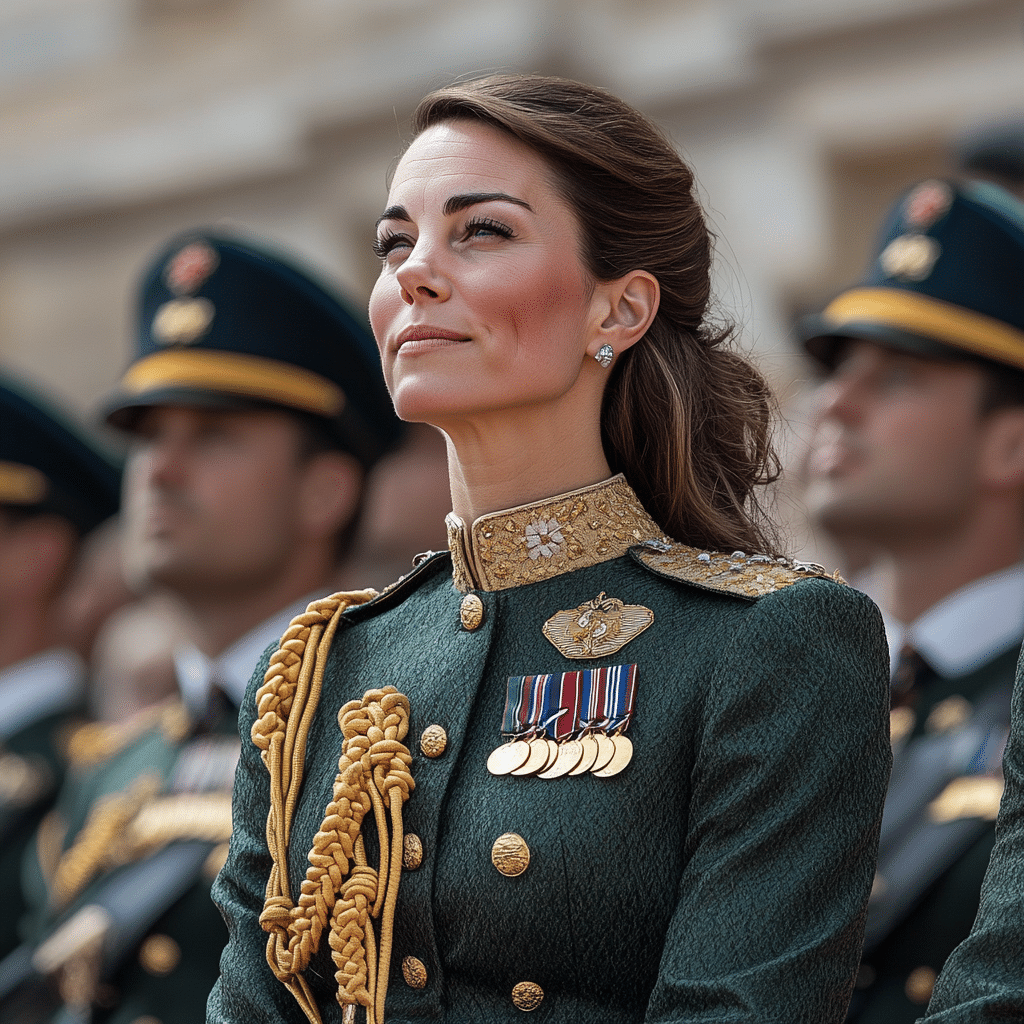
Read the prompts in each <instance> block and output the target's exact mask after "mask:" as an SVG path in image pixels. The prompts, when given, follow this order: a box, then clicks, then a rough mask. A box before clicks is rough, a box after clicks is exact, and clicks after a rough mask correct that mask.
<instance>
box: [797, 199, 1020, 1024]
mask: <svg viewBox="0 0 1024 1024" xmlns="http://www.w3.org/2000/svg"><path fill="white" fill-rule="evenodd" d="M1022 280H1024V206H1021V205H1020V204H1019V203H1018V202H1017V201H1016V200H1015V199H1013V197H1011V196H1010V195H1009V194H1008V193H1007V192H1005V191H1003V190H1002V189H1000V188H998V187H996V186H995V185H992V184H989V183H979V182H975V183H968V184H962V185H954V184H951V183H948V182H945V181H927V182H924V183H922V184H919V185H918V186H916V187H914V188H912V189H911V190H910V191H909V192H908V193H907V194H906V195H905V196H904V198H903V199H902V200H901V201H900V202H899V203H898V204H897V205H896V207H895V209H894V211H893V212H892V214H891V216H890V218H889V220H888V222H887V224H886V225H885V227H884V230H883V233H882V239H881V245H880V248H879V252H878V255H877V257H876V258H875V260H874V262H873V263H872V265H871V267H870V269H869V271H868V273H867V275H866V277H865V278H864V280H863V281H862V282H861V283H859V284H858V285H856V286H854V287H853V288H851V289H849V290H847V291H845V292H843V293H842V294H840V295H839V296H838V297H837V298H836V299H834V300H833V301H832V302H831V303H830V304H829V305H828V307H827V308H826V309H825V310H824V312H823V313H821V315H820V316H815V317H811V318H809V319H808V320H807V321H806V322H804V323H803V324H802V325H801V333H802V338H803V341H804V344H805V345H806V347H807V350H808V351H809V352H810V353H811V355H812V356H814V357H815V358H816V359H817V360H819V361H820V363H821V364H823V366H824V367H825V369H826V371H827V378H826V380H825V383H824V384H823V386H822V387H821V390H820V393H819V394H818V396H817V404H816V416H817V421H816V430H815V435H814V439H813V441H812V449H811V451H810V454H809V456H808V459H807V476H808V484H807V505H808V508H809V511H810V513H811V515H812V517H813V519H814V520H815V521H816V522H817V523H818V524H820V525H821V526H823V527H824V528H825V529H826V530H834V531H835V532H836V533H838V534H840V535H841V536H843V537H844V538H846V537H853V538H857V539H858V540H859V541H860V542H861V543H862V544H863V545H864V546H865V547H866V549H868V550H870V551H871V552H872V553H873V556H874V565H873V567H872V589H871V592H872V594H873V596H874V597H875V598H876V600H878V602H879V603H880V605H881V606H882V608H883V611H884V613H885V615H886V621H887V629H888V634H889V643H890V651H891V655H892V666H893V677H892V730H891V731H892V743H893V748H894V766H893V773H892V781H891V784H890V788H889V794H888V798H887V803H886V813H885V817H884V819H883V824H882V838H881V845H880V852H879V865H878V874H877V876H876V880H875V885H874V888H873V893H872V900H871V903H870V905H869V914H868V923H867V932H866V941H865V950H864V960H863V965H862V967H861V970H860V975H859V979H858V988H857V990H856V991H855V995H854V1000H853V1003H852V1004H851V1011H850V1019H851V1020H855V1021H857V1022H860V1024H868V1022H885V1024H900V1022H901V1021H907V1022H910V1021H913V1020H914V1019H915V1018H916V1017H918V1016H920V1014H921V1013H922V1012H923V1008H924V1006H925V1005H926V1004H927V1002H928V999H929V996H930V995H931V991H932V986H933V984H934V981H935V977H936V975H937V974H938V972H939V970H940V969H941V967H942V965H943V962H944V961H945V959H946V957H947V956H948V955H949V953H950V951H951V950H952V949H953V948H954V946H956V944H957V943H958V942H960V940H961V939H963V938H964V936H965V935H966V934H967V932H968V931H969V929H970V927H971V922H972V920H973V918H974V914H975V911H976V909H977V904H978V893H979V889H980V886H981V880H982V876H983V874H984V871H985V866H986V864H987V862H988V858H989V853H990V852H991V849H992V844H993V822H994V819H995V816H996V812H997V809H998V805H999V795H1000V792H1001V790H1002V779H1001V776H1000V758H1001V754H1002V746H1003V744H1004V742H1005V738H1006V734H1007V729H1008V724H1009V707H1010V690H1011V684H1012V679H1013V672H1014V665H1015V663H1016V660H1017V654H1018V651H1019V649H1020V645H1021V638H1022V636H1024V566H1022V564H1021V558H1022V552H1024V291H1022V290H1021V285H1020V282H1021V281H1022Z"/></svg>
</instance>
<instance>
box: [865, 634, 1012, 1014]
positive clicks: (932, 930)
mask: <svg viewBox="0 0 1024 1024" xmlns="http://www.w3.org/2000/svg"><path fill="white" fill-rule="evenodd" d="M1017 654H1018V648H1014V649H1013V650H1010V651H1006V652H1004V653H1002V654H1000V655H999V656H998V657H995V658H993V659H992V660H991V661H989V662H986V663H985V664H984V665H981V666H979V667H978V668H977V669H975V670H974V671H972V672H969V673H967V674H965V675H962V676H958V677H955V678H936V679H933V680H932V681H931V682H930V683H929V684H928V685H926V686H925V688H924V691H923V692H922V694H921V696H920V699H919V700H918V702H917V704H916V705H915V707H914V712H915V713H916V722H915V725H914V726H913V729H912V731H910V732H908V734H907V735H906V736H904V737H902V738H897V737H896V736H895V734H894V736H893V743H894V749H893V770H892V780H891V782H890V784H889V793H888V796H887V798H886V814H885V815H884V816H883V818H882V835H881V840H880V843H879V857H878V876H879V879H880V882H878V883H877V884H876V885H875V887H874V892H873V894H872V898H871V900H870V902H869V904H868V923H867V929H866V941H867V944H869V945H870V947H871V948H870V949H869V950H868V952H867V954H866V955H865V958H864V963H863V964H862V966H861V970H860V971H859V973H858V981H857V988H856V990H855V992H854V996H853V1001H852V1004H851V1013H850V1016H849V1018H848V1019H849V1020H850V1022H851V1024H853V1022H855V1024H913V1022H914V1021H915V1020H917V1018H918V1017H919V1016H920V1015H921V1011H922V1008H923V1007H924V1006H926V1005H927V1003H928V999H929V997H930V995H931V986H932V984H933V983H934V981H935V976H936V975H937V974H938V972H939V971H940V970H941V969H942V965H943V964H944V963H945V962H946V958H947V957H948V956H949V954H950V953H951V952H952V951H953V950H954V949H955V948H956V946H957V945H958V944H959V943H960V942H962V941H963V940H964V939H965V938H966V937H967V934H968V933H969V932H970V930H971V925H972V923H973V922H974V916H975V914H976V913H977V911H978V897H979V894H980V892H981V883H982V879H983V878H984V876H985V869H986V867H987V866H988V859H989V855H990V854H991V852H992V844H993V842H994V840H995V806H997V803H998V793H997V792H996V791H994V790H992V788H991V787H990V786H989V785H988V784H989V783H990V782H992V781H993V780H992V778H991V777H990V776H989V774H987V773H990V772H995V773H998V768H999V755H1000V752H1001V748H1002V743H1003V741H1004V740H1005V737H1006V728H1007V726H1008V725H1009V717H1010V688H1011V686H1012V682H1013V670H1014V666H1015V665H1016V663H1017ZM944 712H946V713H947V714H948V713H949V712H956V715H957V717H955V718H950V719H949V720H948V721H947V722H946V723H945V724H943V721H942V719H943V713H944ZM970 782H977V783H980V787H981V791H982V792H984V793H985V794H986V799H987V800H990V801H992V804H991V806H989V807H985V808H980V807H979V806H978V805H977V798H976V797H975V799H973V800H964V801H963V806H962V807H960V808H957V807H952V808H951V809H950V810H949V811H948V812H947V813H946V814H944V815H943V816H942V820H937V818H936V815H935V814H933V812H932V807H933V801H936V800H938V801H940V802H946V801H948V800H949V798H950V797H952V796H955V795H956V793H957V792H963V789H962V788H960V789H958V787H962V785H963V784H964V783H970ZM975 792H977V791H975ZM990 793H992V794H994V795H993V796H988V794H990Z"/></svg>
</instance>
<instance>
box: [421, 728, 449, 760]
mask: <svg viewBox="0 0 1024 1024" xmlns="http://www.w3.org/2000/svg"><path fill="white" fill-rule="evenodd" d="M447 746H448V733H446V732H445V731H444V729H443V728H442V727H441V726H439V725H428V726H427V727H426V729H424V730H423V735H422V736H420V750H422V751H423V753H424V754H426V755H427V757H440V756H441V755H442V754H443V753H444V752H445V748H446V747H447Z"/></svg>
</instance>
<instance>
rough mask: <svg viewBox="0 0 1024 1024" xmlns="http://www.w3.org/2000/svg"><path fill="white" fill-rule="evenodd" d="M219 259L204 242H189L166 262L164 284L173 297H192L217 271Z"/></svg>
mask: <svg viewBox="0 0 1024 1024" xmlns="http://www.w3.org/2000/svg"><path fill="white" fill-rule="evenodd" d="M218 263H220V257H219V256H218V255H217V253H216V251H215V250H214V249H213V247H212V246H210V245H207V244H206V242H191V243H189V244H188V245H186V246H185V248H184V249H180V250H179V251H178V252H177V253H176V254H175V255H174V257H173V258H172V259H171V260H170V261H169V262H168V264H167V269H166V270H165V271H164V282H165V283H166V285H167V287H168V288H170V290H171V291H172V292H174V294H175V295H179V296H181V295H193V294H195V292H196V291H197V290H198V289H199V288H200V287H201V286H202V285H203V283H204V282H205V281H206V280H207V278H209V276H210V275H211V274H212V273H213V272H214V271H215V270H216V269H217V264H218Z"/></svg>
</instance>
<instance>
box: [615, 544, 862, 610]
mask: <svg viewBox="0 0 1024 1024" xmlns="http://www.w3.org/2000/svg"><path fill="white" fill-rule="evenodd" d="M630 551H631V553H632V555H633V557H634V558H635V559H636V560H637V561H638V562H639V563H640V564H641V565H644V566H646V567H647V568H648V569H650V570H651V571H652V572H655V573H657V574H658V575H659V576H664V577H665V578H666V579H671V580H679V581H680V582H683V583H692V584H694V585H695V586H698V587H701V588H703V589H704V590H711V591H714V592H716V593H721V594H732V595H733V596H735V597H742V598H746V599H747V600H751V601H753V600H757V598H759V597H764V596H765V594H774V593H775V591H776V590H784V589H785V588H786V587H789V586H792V585H793V584H794V583H799V582H800V581H801V580H806V579H812V578H819V579H828V580H834V581H835V582H837V583H845V582H846V581H845V580H844V579H843V578H842V577H841V576H840V575H839V573H838V572H835V573H830V572H828V571H827V570H826V569H825V568H824V567H823V566H820V565H817V564H815V563H814V562H795V561H793V560H792V559H789V558H782V557H779V558H775V557H773V556H772V555H748V554H745V553H744V552H742V551H734V552H733V553H732V554H727V553H726V552H724V551H701V550H700V549H699V548H691V547H690V546H689V545H687V544H675V543H667V542H665V541H658V540H653V541H645V542H644V543H643V544H638V545H636V546H635V547H633V548H631V549H630Z"/></svg>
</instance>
